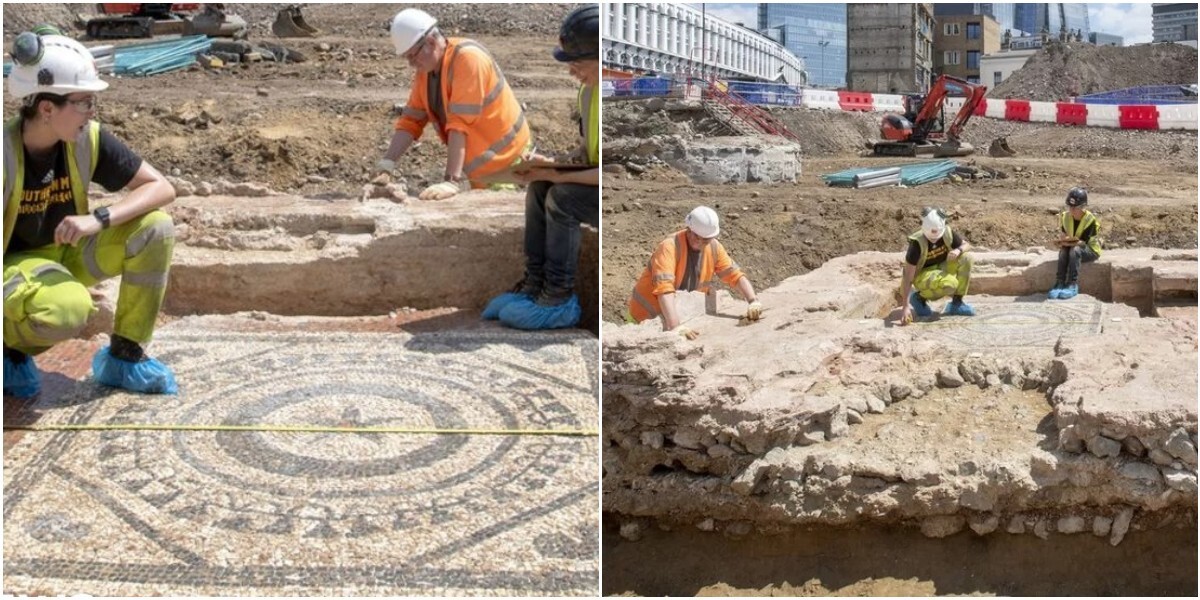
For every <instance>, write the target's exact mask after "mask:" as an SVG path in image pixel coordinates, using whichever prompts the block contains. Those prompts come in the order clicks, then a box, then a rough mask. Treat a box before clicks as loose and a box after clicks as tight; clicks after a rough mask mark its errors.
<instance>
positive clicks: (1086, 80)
mask: <svg viewBox="0 0 1200 600" xmlns="http://www.w3.org/2000/svg"><path fill="white" fill-rule="evenodd" d="M1195 82H1196V49H1195V48H1190V47H1188V46H1184V45H1182V44H1144V45H1140V46H1127V47H1117V46H1095V45H1092V44H1089V43H1087V42H1065V43H1064V42H1059V41H1057V40H1055V41H1053V42H1050V43H1048V44H1046V46H1045V47H1043V48H1042V49H1040V50H1039V51H1038V52H1037V53H1036V54H1034V55H1033V56H1030V57H1029V61H1028V62H1026V63H1025V66H1023V67H1021V68H1020V69H1018V70H1016V71H1014V72H1013V74H1012V75H1010V76H1009V77H1008V79H1005V80H1004V82H1002V83H1001V84H1000V85H998V86H996V88H995V89H994V90H992V91H991V92H990V93H989V94H988V97H990V98H1017V99H1021V100H1038V101H1043V102H1057V101H1062V100H1064V99H1065V98H1068V97H1071V96H1083V95H1086V94H1095V93H1098V92H1107V91H1110V90H1119V89H1124V88H1129V87H1136V86H1141V85H1178V84H1191V83H1195Z"/></svg>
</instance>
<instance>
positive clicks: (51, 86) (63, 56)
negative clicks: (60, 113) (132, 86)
mask: <svg viewBox="0 0 1200 600" xmlns="http://www.w3.org/2000/svg"><path fill="white" fill-rule="evenodd" d="M35 31H36V33H35V32H34V31H26V32H24V33H22V34H20V35H18V36H17V39H15V40H13V47H12V57H13V68H12V74H11V75H9V78H8V91H9V94H10V95H11V96H12V97H14V98H18V99H22V98H30V97H33V96H35V95H37V94H43V93H45V94H58V95H60V96H65V95H67V94H74V93H76V92H99V91H101V90H104V89H107V88H108V82H106V81H104V80H103V79H100V74H99V73H98V72H97V71H96V59H95V58H93V57H92V53H91V52H90V51H89V50H88V49H87V48H85V47H84V46H83V44H80V43H79V42H77V41H75V40H73V39H71V38H69V37H66V36H64V35H58V34H56V33H52V32H54V31H57V30H54V29H52V28H48V27H39V28H37V29H36V30H35Z"/></svg>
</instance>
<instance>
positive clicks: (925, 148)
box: [874, 75, 987, 156]
mask: <svg viewBox="0 0 1200 600" xmlns="http://www.w3.org/2000/svg"><path fill="white" fill-rule="evenodd" d="M986 93H987V86H983V85H978V84H974V83H970V82H967V81H965V80H962V79H959V78H957V77H952V76H950V75H941V76H939V77H938V78H937V80H936V81H935V82H934V84H933V86H932V87H931V88H930V89H929V93H928V94H926V95H925V96H924V98H921V97H919V96H918V97H910V98H909V100H908V101H909V107H910V111H909V114H910V115H912V112H913V111H915V112H916V114H915V115H914V116H913V117H912V127H911V129H908V128H906V127H904V126H903V125H905V123H904V122H903V121H904V119H898V115H885V116H884V122H883V124H882V125H881V128H880V132H881V134H882V135H883V137H884V139H885V141H882V142H879V143H877V144H875V146H874V153H875V154H876V155H888V156H916V155H918V154H928V153H932V154H934V155H935V156H964V155H966V154H970V153H972V152H974V149H973V148H971V146H970V144H964V143H961V142H960V139H959V136H960V135H961V134H962V129H963V127H964V126H966V124H967V121H969V120H970V119H971V116H972V115H974V114H975V110H976V109H977V108H978V107H979V103H980V102H981V101H983V96H984V94H986ZM950 96H962V97H963V98H964V101H963V105H962V108H961V109H959V111H958V114H957V115H955V117H954V120H953V121H951V122H950V126H949V127H945V128H942V127H940V126H939V125H940V124H941V122H942V109H943V107H944V106H945V104H946V98H948V97H950ZM916 103H920V104H919V106H920V108H919V110H918V109H917V104H916ZM896 121H899V123H896Z"/></svg>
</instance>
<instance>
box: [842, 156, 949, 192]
mask: <svg viewBox="0 0 1200 600" xmlns="http://www.w3.org/2000/svg"><path fill="white" fill-rule="evenodd" d="M894 168H899V169H900V183H901V184H902V185H905V186H908V187H913V186H918V185H924V184H926V183H932V182H934V181H941V180H943V179H945V178H947V177H949V176H950V174H951V173H953V172H954V169H956V168H958V163H957V162H955V161H953V160H933V161H926V162H919V163H909V164H904V165H877V166H871V167H859V168H856V169H846V170H844V171H838V172H837V173H830V174H828V175H822V176H821V178H822V179H824V180H825V185H830V186H834V187H855V184H854V176H855V175H860V174H862V173H870V172H873V171H881V170H884V169H894Z"/></svg>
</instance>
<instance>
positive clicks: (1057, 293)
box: [1047, 286, 1064, 300]
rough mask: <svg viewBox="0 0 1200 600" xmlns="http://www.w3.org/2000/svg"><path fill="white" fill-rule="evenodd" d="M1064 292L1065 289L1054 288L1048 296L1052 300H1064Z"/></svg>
mask: <svg viewBox="0 0 1200 600" xmlns="http://www.w3.org/2000/svg"><path fill="white" fill-rule="evenodd" d="M1063 291H1064V290H1063V288H1061V287H1059V286H1054V289H1051V290H1050V293H1049V294H1047V296H1049V297H1050V299H1051V300H1058V299H1059V298H1062V293H1063Z"/></svg>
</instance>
